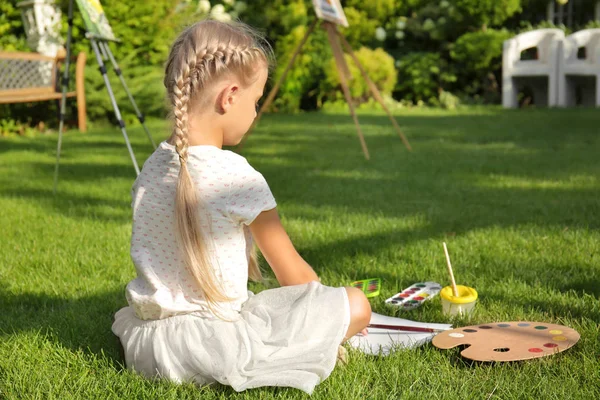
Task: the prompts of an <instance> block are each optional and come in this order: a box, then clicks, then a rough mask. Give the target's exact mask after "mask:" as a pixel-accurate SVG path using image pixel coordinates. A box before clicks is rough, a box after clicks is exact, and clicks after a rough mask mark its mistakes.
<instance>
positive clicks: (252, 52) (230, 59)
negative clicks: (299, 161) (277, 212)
mask: <svg viewBox="0 0 600 400" xmlns="http://www.w3.org/2000/svg"><path fill="white" fill-rule="evenodd" d="M263 42H264V43H263ZM262 44H264V46H262ZM267 54H271V52H270V47H269V46H268V43H267V42H266V41H264V40H263V41H262V42H261V38H260V37H259V36H258V35H257V34H255V33H254V32H253V31H252V30H251V29H250V28H249V27H247V26H245V25H243V24H237V25H229V24H223V23H220V22H217V21H202V22H199V23H197V24H195V25H193V26H191V27H190V28H188V29H187V30H186V31H184V32H183V33H182V34H181V35H180V36H179V37H178V38H177V39H176V40H175V42H174V43H173V46H172V48H171V52H170V54H169V60H168V61H167V64H166V66H165V79H164V84H165V87H166V88H167V91H168V94H169V98H170V100H171V104H172V106H173V117H174V124H173V133H172V135H171V143H173V144H174V145H175V150H176V151H177V155H178V156H179V161H180V163H181V167H180V169H179V177H178V180H177V187H176V190H175V221H176V233H177V241H178V246H179V249H180V254H181V255H182V261H183V264H185V266H186V268H187V269H188V271H189V273H190V274H191V275H192V276H193V278H194V280H195V281H196V283H197V284H198V286H199V287H200V289H202V295H203V297H204V299H205V300H206V301H207V304H208V308H209V309H211V310H212V311H213V312H214V313H215V314H216V315H217V316H219V310H218V308H219V307H215V306H217V305H218V303H219V302H228V301H231V300H232V299H231V298H229V297H228V295H227V293H226V291H225V290H224V289H223V287H222V285H221V282H220V279H218V277H217V274H216V272H215V266H214V265H212V263H211V260H210V258H209V256H208V254H209V246H210V241H209V240H208V235H206V236H205V233H208V232H209V231H210V228H209V230H208V231H206V232H204V229H203V227H202V225H203V224H202V223H207V224H208V225H209V227H210V218H208V216H207V215H204V214H203V212H202V209H203V208H204V205H203V204H202V197H201V196H200V195H199V193H200V191H201V190H202V187H196V184H194V181H193V179H192V176H191V174H190V170H189V169H188V165H187V164H188V150H189V132H188V113H189V111H190V104H197V101H198V99H200V98H201V96H199V95H198V94H199V93H201V91H202V90H203V89H204V88H205V87H206V86H207V85H208V84H209V83H210V82H212V81H214V80H216V79H218V78H219V77H220V76H223V75H224V74H225V73H228V72H231V73H233V74H236V75H237V76H239V78H240V79H241V80H242V83H243V84H248V83H249V82H250V81H251V79H253V76H254V70H255V65H256V62H255V61H256V60H258V59H259V58H260V59H262V60H264V61H265V62H266V63H267V64H268V63H269V56H268V55H267ZM192 172H193V171H192ZM201 222H202V223H201ZM248 269H249V271H248V272H249V276H250V277H251V278H254V279H255V280H258V279H260V278H261V274H260V269H259V268H258V265H257V263H256V260H255V258H254V257H251V259H250V260H249V268H248Z"/></svg>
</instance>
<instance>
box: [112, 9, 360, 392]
mask: <svg viewBox="0 0 600 400" xmlns="http://www.w3.org/2000/svg"><path fill="white" fill-rule="evenodd" d="M270 54H271V53H270V48H269V46H268V44H267V43H266V42H265V41H264V39H262V38H260V37H258V36H257V35H256V34H255V33H253V31H252V30H251V29H250V28H249V27H247V26H245V25H243V24H239V23H238V24H226V23H221V22H217V21H211V20H206V21H202V22H199V23H196V24H195V25H193V26H192V27H190V28H188V29H187V30H185V31H184V32H183V33H182V34H181V35H180V36H179V37H178V38H177V39H176V40H175V43H174V44H173V47H172V48H171V52H170V55H169V60H168V61H167V64H166V71H165V79H164V84H165V86H166V88H167V92H168V97H169V99H170V102H171V104H172V107H173V116H174V127H173V133H172V135H171V137H170V138H169V139H168V141H166V142H163V143H161V144H160V146H159V148H158V149H157V150H156V151H155V152H154V154H152V156H150V158H149V159H148V160H147V161H146V163H145V164H144V168H143V170H142V173H141V174H140V175H139V177H138V178H137V180H136V181H135V183H134V185H133V189H132V197H133V201H132V207H133V229H132V237H131V257H132V259H133V262H134V264H135V268H136V271H137V278H136V279H134V280H133V281H131V282H130V283H129V284H128V285H127V289H126V297H127V302H128V303H129V306H128V307H125V308H123V309H121V310H120V311H118V312H117V314H116V316H115V322H114V324H113V327H112V330H113V332H114V333H115V334H116V335H117V336H118V337H119V338H120V340H121V343H122V345H123V349H124V352H125V360H126V363H127V365H128V367H129V368H131V369H133V370H135V371H137V372H139V373H141V374H143V375H145V376H157V377H165V378H168V379H171V380H173V381H176V382H181V381H193V382H197V383H198V384H201V385H204V384H209V383H212V382H219V383H221V384H224V385H231V386H232V387H233V388H234V389H235V390H237V391H242V390H245V389H248V388H254V387H258V386H291V387H295V388H298V389H301V390H303V391H305V392H307V393H311V392H312V391H313V389H314V387H315V386H316V385H317V384H318V383H320V382H321V381H323V380H324V379H325V378H327V377H328V376H329V374H330V373H331V371H332V370H333V368H334V366H335V364H336V359H337V355H338V347H339V345H340V344H341V343H342V342H343V341H344V340H346V339H348V338H350V337H351V336H353V335H355V334H356V333H358V332H360V331H361V330H363V329H365V327H366V326H367V324H368V322H369V320H370V315H371V308H370V306H369V302H368V301H367V299H366V298H365V296H364V295H363V293H362V292H361V291H359V290H358V289H354V288H333V287H328V286H324V285H322V284H321V283H319V278H318V277H317V275H316V274H315V272H314V271H313V269H312V268H311V267H310V266H309V265H308V264H307V263H306V262H305V261H304V260H303V259H302V257H301V256H300V255H299V254H298V253H297V252H296V250H295V248H294V246H293V245H292V243H291V241H290V239H289V237H288V235H287V234H286V232H285V230H284V228H283V227H282V225H281V222H280V220H279V217H278V214H277V210H276V203H275V199H274V198H273V195H272V194H271V191H270V189H269V186H268V185H267V182H266V181H265V179H264V178H263V176H262V175H261V174H260V173H259V172H257V171H256V170H255V169H253V168H252V167H251V166H250V165H249V164H248V162H247V161H246V159H245V158H243V157H241V156H239V155H237V154H235V153H233V152H230V151H227V150H223V149H222V146H232V145H236V144H238V143H239V142H240V140H241V139H242V137H243V135H244V134H245V133H246V131H247V130H248V128H249V127H250V125H251V124H252V122H253V120H254V118H255V117H256V103H257V102H258V100H259V99H260V97H261V96H262V94H263V90H264V86H265V82H266V80H267V75H268V67H269V60H270ZM252 238H254V241H255V242H256V244H257V245H258V247H259V248H260V250H261V252H262V254H263V255H264V257H265V259H266V260H267V262H268V263H269V266H270V267H271V268H272V270H273V271H274V273H275V276H276V278H277V280H278V282H279V283H280V284H281V286H282V287H281V288H277V289H271V290H265V291H263V292H261V293H259V294H257V295H253V294H252V293H251V292H248V290H247V283H248V278H249V277H250V278H252V279H254V280H259V279H261V273H260V270H259V269H258V266H257V264H256V261H255V257H254V256H253V254H252V253H253V251H252V249H253V239H252Z"/></svg>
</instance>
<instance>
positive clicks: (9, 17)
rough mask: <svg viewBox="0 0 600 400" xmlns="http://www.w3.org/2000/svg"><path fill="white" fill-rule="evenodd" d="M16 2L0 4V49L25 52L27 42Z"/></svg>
mask: <svg viewBox="0 0 600 400" xmlns="http://www.w3.org/2000/svg"><path fill="white" fill-rule="evenodd" d="M16 3H17V2H16V1H2V2H0V49H1V50H4V51H27V50H28V47H27V40H26V37H25V31H24V28H23V21H22V19H21V11H20V9H19V7H17V5H16Z"/></svg>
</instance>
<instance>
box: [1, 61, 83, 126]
mask: <svg viewBox="0 0 600 400" xmlns="http://www.w3.org/2000/svg"><path fill="white" fill-rule="evenodd" d="M64 60H65V56H64V54H63V55H60V54H59V55H58V56H57V57H47V56H44V55H41V54H39V53H27V52H3V51H0V104H9V103H29V102H37V101H46V100H60V99H61V98H62V87H61V85H60V84H57V83H58V82H60V78H62V73H61V74H60V76H59V72H60V67H61V64H63V63H64ZM85 60H86V55H85V53H79V54H78V55H77V61H76V63H75V91H74V92H67V97H77V118H78V125H79V130H80V131H82V132H85V131H86V129H87V121H86V110H85V90H84V68H85Z"/></svg>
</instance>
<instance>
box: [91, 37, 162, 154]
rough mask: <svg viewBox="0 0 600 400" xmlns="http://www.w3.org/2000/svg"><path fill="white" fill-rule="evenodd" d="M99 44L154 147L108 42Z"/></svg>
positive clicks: (142, 116)
mask: <svg viewBox="0 0 600 400" xmlns="http://www.w3.org/2000/svg"><path fill="white" fill-rule="evenodd" d="M99 46H100V50H101V51H102V56H103V58H104V59H106V58H110V62H111V63H112V65H113V68H114V69H115V73H116V74H117V76H118V77H119V79H120V80H121V83H122V84H123V87H124V88H125V92H126V93H127V96H128V97H129V101H131V104H132V105H133V108H134V110H135V114H136V115H137V118H138V120H139V121H140V123H141V124H142V126H143V127H144V130H145V131H146V135H147V136H148V139H150V143H152V146H154V148H155V149H156V144H155V143H154V140H153V139H152V135H150V132H149V131H148V128H147V127H146V124H144V120H145V118H144V114H142V113H141V112H140V110H139V108H138V106H137V104H136V103H135V100H134V99H133V96H132V94H131V92H130V91H129V87H127V84H126V83H125V78H123V74H122V73H121V69H120V68H119V65H118V64H117V60H116V59H115V57H114V56H113V53H112V51H110V47H109V46H108V43H106V42H99Z"/></svg>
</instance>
